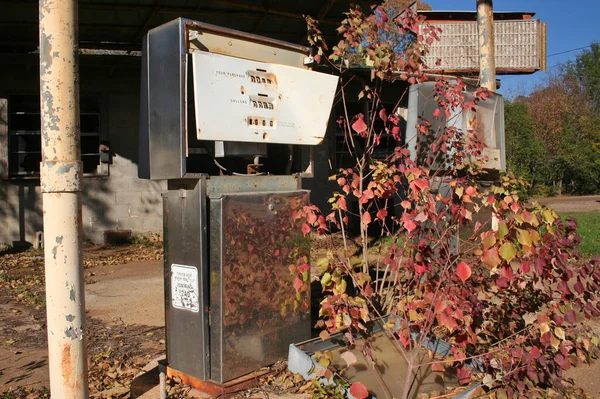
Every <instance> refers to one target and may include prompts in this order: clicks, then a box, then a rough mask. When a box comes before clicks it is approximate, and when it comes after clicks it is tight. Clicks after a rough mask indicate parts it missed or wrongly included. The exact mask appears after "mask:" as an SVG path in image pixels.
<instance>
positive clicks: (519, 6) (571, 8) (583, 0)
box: [426, 0, 600, 96]
mask: <svg viewBox="0 0 600 399" xmlns="http://www.w3.org/2000/svg"><path fill="white" fill-rule="evenodd" d="M426 1H427V2H428V3H429V4H431V7H432V8H433V9H434V10H473V11H475V10H476V0H426ZM494 10H495V11H529V12H535V13H536V14H535V17H534V18H538V19H540V20H541V21H542V22H546V23H547V24H548V55H549V56H550V55H552V54H555V53H560V52H563V51H567V50H571V49H575V48H579V47H584V46H587V45H589V44H590V43H592V42H594V41H597V42H600V24H599V20H598V18H599V16H600V1H598V0H570V1H564V0H561V1H558V0H520V1H519V0H495V1H494ZM579 53H581V50H579V51H573V52H569V53H566V54H561V55H556V56H551V57H548V69H549V72H551V71H553V70H554V71H555V70H556V69H557V68H556V67H554V68H553V66H554V65H556V64H558V63H560V62H564V61H567V60H572V59H574V58H575V56H576V55H577V54H579ZM545 76H546V73H544V72H536V73H535V74H533V75H523V76H511V77H509V76H499V79H500V80H501V81H502V88H501V89H500V92H501V93H502V94H504V95H508V96H510V95H511V94H512V93H516V94H527V92H528V91H531V90H532V89H534V88H535V86H536V85H537V84H540V83H541V82H543V80H544V77H545ZM523 91H525V93H523Z"/></svg>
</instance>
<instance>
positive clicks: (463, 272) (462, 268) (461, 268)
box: [456, 262, 471, 283]
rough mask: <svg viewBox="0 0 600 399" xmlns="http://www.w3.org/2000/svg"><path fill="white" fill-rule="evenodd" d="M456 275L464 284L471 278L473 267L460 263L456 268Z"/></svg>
mask: <svg viewBox="0 0 600 399" xmlns="http://www.w3.org/2000/svg"><path fill="white" fill-rule="evenodd" d="M456 274H457V275H458V277H460V279H461V280H462V281H463V283H464V282H465V281H467V279H468V278H469V277H471V266H469V265H467V264H466V263H465V262H460V263H459V264H458V265H457V266H456Z"/></svg>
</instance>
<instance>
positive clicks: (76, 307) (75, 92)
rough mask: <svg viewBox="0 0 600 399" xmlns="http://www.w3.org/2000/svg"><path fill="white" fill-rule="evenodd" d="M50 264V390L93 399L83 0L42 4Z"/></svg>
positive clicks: (61, 396) (62, 396)
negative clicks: (84, 200) (85, 245)
mask: <svg viewBox="0 0 600 399" xmlns="http://www.w3.org/2000/svg"><path fill="white" fill-rule="evenodd" d="M39 16H40V22H39V24H40V26H39V28H40V29H39V31H40V101H41V114H42V117H41V118H42V163H41V165H40V182H41V189H42V202H43V214H44V261H45V275H46V313H47V324H48V359H49V361H48V363H49V369H50V391H51V396H52V398H56V399H72V398H77V399H84V398H86V399H87V398H88V382H87V348H86V337H85V320H84V319H85V300H84V286H83V267H82V266H83V265H82V263H83V262H82V251H81V248H82V229H81V190H82V184H83V174H82V164H81V154H80V146H79V140H80V131H79V57H78V50H79V47H78V26H77V0H61V1H53V0H40V2H39Z"/></svg>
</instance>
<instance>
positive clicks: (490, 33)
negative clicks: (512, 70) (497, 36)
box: [477, 0, 496, 92]
mask: <svg viewBox="0 0 600 399" xmlns="http://www.w3.org/2000/svg"><path fill="white" fill-rule="evenodd" d="M492 3H493V1H492V0H477V31H478V32H479V80H480V84H481V86H482V87H485V88H486V89H488V90H490V91H493V92H495V91H496V58H495V56H496V51H495V47H494V43H495V40H494V5H493V4H492Z"/></svg>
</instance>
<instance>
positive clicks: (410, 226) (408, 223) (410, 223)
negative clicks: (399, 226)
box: [404, 219, 417, 231]
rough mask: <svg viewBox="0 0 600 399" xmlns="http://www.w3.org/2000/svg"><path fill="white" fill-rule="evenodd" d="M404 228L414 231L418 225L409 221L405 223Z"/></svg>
mask: <svg viewBox="0 0 600 399" xmlns="http://www.w3.org/2000/svg"><path fill="white" fill-rule="evenodd" d="M404 228H405V229H406V230H408V231H413V230H414V229H416V228H417V225H416V224H415V222H413V221H412V220H410V219H408V220H406V221H405V222H404Z"/></svg>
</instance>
